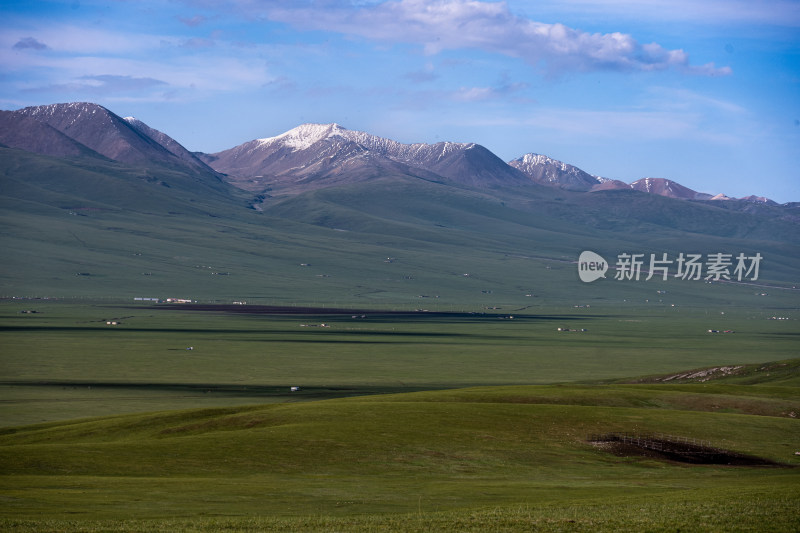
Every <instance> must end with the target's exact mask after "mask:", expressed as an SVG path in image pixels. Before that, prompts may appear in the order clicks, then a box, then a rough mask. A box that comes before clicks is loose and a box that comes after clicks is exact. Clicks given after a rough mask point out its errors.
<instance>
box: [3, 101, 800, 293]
mask: <svg viewBox="0 0 800 533" xmlns="http://www.w3.org/2000/svg"><path fill="white" fill-rule="evenodd" d="M0 220H2V221H3V228H4V232H3V236H2V246H3V250H4V262H3V269H2V271H0V296H3V295H18V294H28V295H30V294H46V295H75V294H78V295H95V296H98V295H99V296H103V297H106V296H108V295H114V296H125V297H141V296H147V297H150V296H156V297H159V296H163V297H167V296H179V297H187V296H188V297H195V298H198V297H204V298H207V299H222V300H223V301H231V300H239V299H243V298H246V299H248V300H253V299H256V301H262V302H272V303H280V304H289V303H296V302H304V303H306V304H309V305H314V304H316V303H319V302H340V303H341V302H347V304H348V305H358V306H365V308H369V307H373V306H376V305H377V306H385V305H401V306H405V307H406V308H408V307H412V308H413V306H415V305H416V303H417V302H418V299H419V298H424V297H428V296H430V297H433V295H435V296H437V298H436V301H437V303H438V304H439V305H445V304H448V305H454V306H455V305H462V304H463V305H467V306H473V305H491V306H500V304H502V303H503V302H512V303H513V305H515V306H518V307H524V306H526V305H529V304H530V303H531V300H530V298H531V297H536V298H541V299H540V300H538V301H539V302H543V301H546V300H550V301H552V302H558V303H559V304H564V303H566V302H569V303H572V302H574V301H575V300H576V299H578V300H580V299H583V298H585V297H586V294H587V292H586V287H584V286H583V284H582V283H581V282H580V281H579V280H577V276H576V274H575V270H574V266H572V265H571V263H572V262H574V261H575V258H576V257H577V256H578V254H580V252H581V251H582V250H587V249H591V250H593V251H594V252H596V253H598V254H600V255H602V256H603V257H606V258H608V257H611V258H613V257H614V256H615V254H617V253H619V252H620V251H626V250H627V251H629V252H639V253H669V254H672V255H677V254H678V253H682V252H692V253H696V252H698V251H700V252H703V253H712V252H722V251H726V252H727V253H731V254H737V253H740V252H744V253H747V254H751V255H752V254H755V253H760V254H761V255H762V256H764V257H765V258H768V259H765V264H764V268H763V269H762V273H761V276H762V278H763V279H765V280H770V282H773V283H778V284H781V285H787V286H789V287H792V286H794V285H795V284H796V283H797V280H798V278H800V275H798V272H797V268H796V265H797V264H798V261H797V260H798V258H800V231H798V225H800V203H788V204H782V205H775V204H774V202H768V201H766V200H765V199H748V201H744V200H736V201H733V200H729V201H713V200H711V199H710V198H708V195H698V194H697V193H695V192H694V191H691V190H690V189H687V188H685V187H681V186H680V185H678V184H676V183H673V182H668V181H667V180H654V179H650V178H646V179H644V180H639V181H637V182H634V184H631V185H627V184H622V183H621V182H615V181H613V180H607V179H602V178H597V177H595V176H592V175H590V174H588V173H586V172H584V171H582V170H580V169H578V168H576V167H574V166H571V165H568V164H566V163H562V162H559V161H555V160H553V159H550V158H547V157H546V156H541V155H535V154H528V155H525V156H522V157H520V158H518V159H516V160H514V161H511V162H508V163H507V162H505V161H503V160H501V159H500V158H498V157H497V156H496V155H495V154H493V153H492V152H491V151H489V150H487V149H486V148H484V147H482V146H480V145H478V144H474V143H452V142H441V143H435V144H423V143H418V144H403V143H398V142H395V141H392V140H389V139H384V138H381V137H378V136H374V135H370V134H368V133H364V132H358V131H352V130H348V129H346V128H343V127H341V126H339V125H336V124H324V125H321V124H306V125H302V126H298V127H297V128H294V129H292V130H289V131H288V132H285V133H283V134H281V135H277V136H275V137H269V138H263V139H256V140H253V141H250V142H247V143H244V144H242V145H240V146H237V147H234V148H231V149H229V150H224V151H222V152H218V153H214V154H204V153H194V152H190V151H189V150H187V149H186V148H185V147H184V146H182V145H181V144H180V143H179V142H177V141H176V140H174V139H172V138H171V137H169V136H168V135H166V134H165V133H162V132H160V131H157V130H155V129H153V128H151V127H149V126H148V125H147V124H144V123H143V122H141V121H139V120H136V119H134V118H132V117H127V118H123V117H120V116H118V115H116V114H114V113H113V112H111V111H109V110H108V109H105V108H104V107H102V106H99V105H96V104H90V103H72V104H55V105H47V106H37V107H29V108H25V109H21V110H18V111H0ZM576 281H577V283H576ZM673 285H675V284H673ZM748 290H749V289H748ZM670 291H671V294H679V293H680V292H681V291H683V292H685V293H686V295H687V298H689V299H691V298H695V299H696V294H697V288H696V287H695V286H694V285H693V284H691V283H684V284H678V285H675V286H674V287H672V288H671V289H670ZM650 292H652V285H648V284H645V283H642V284H628V285H624V284H615V283H607V282H606V283H604V282H597V283H596V284H592V289H591V294H593V296H592V298H595V299H606V300H607V301H619V298H620V295H621V294H625V297H626V298H641V300H642V301H644V300H646V299H647V298H649V293H650ZM750 294H751V295H752V293H750ZM707 296H708V297H712V296H709V295H707ZM727 297H728V296H726V298H727Z"/></svg>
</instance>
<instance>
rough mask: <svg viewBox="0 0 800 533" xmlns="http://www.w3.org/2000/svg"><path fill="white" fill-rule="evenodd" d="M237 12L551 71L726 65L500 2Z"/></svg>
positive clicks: (713, 71) (410, 0)
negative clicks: (475, 52) (536, 17)
mask: <svg viewBox="0 0 800 533" xmlns="http://www.w3.org/2000/svg"><path fill="white" fill-rule="evenodd" d="M238 5H239V8H240V9H243V10H245V11H246V12H248V13H249V14H250V15H251V16H261V17H266V18H269V19H271V20H274V21H279V22H284V23H287V24H290V25H292V26H294V27H296V28H299V29H303V30H324V31H333V32H337V33H341V34H345V35H350V36H358V37H362V38H366V39H369V40H372V41H377V42H385V43H407V44H417V45H420V46H422V47H423V49H424V51H425V53H427V54H431V55H433V54H437V53H440V52H442V51H444V50H459V49H480V50H484V51H487V52H491V53H497V54H502V55H506V56H511V57H518V58H520V59H522V60H524V61H525V62H527V63H528V64H530V65H532V66H535V67H544V68H545V69H546V70H547V71H549V72H550V73H560V72H568V71H628V72H630V71H658V70H666V69H670V68H675V69H679V70H681V71H684V72H687V73H692V74H700V75H710V76H719V75H727V74H730V73H731V70H730V68H729V67H721V68H718V67H716V66H715V65H714V64H713V63H709V64H706V65H702V66H692V65H691V64H690V62H689V56H688V54H687V53H686V52H684V51H683V50H668V49H665V48H663V47H662V46H661V45H659V44H657V43H639V42H638V41H637V40H636V39H634V38H633V37H632V36H631V35H628V34H624V33H619V32H614V33H587V32H583V31H581V30H577V29H574V28H570V27H568V26H565V25H564V24H558V23H556V24H546V23H542V22H536V21H533V20H530V19H528V18H524V17H521V16H518V15H515V14H513V13H512V12H511V11H510V10H509V9H508V6H507V5H506V3H505V2H486V1H479V0H392V1H387V2H382V3H379V4H374V5H363V6H346V7H342V6H341V4H338V3H334V4H333V5H329V4H325V5H324V6H320V5H318V4H314V5H311V6H308V5H306V6H303V7H296V5H295V4H287V3H284V2H278V3H270V4H267V5H266V6H264V7H255V4H253V3H252V2H249V1H247V0H243V1H242V2H239V3H238Z"/></svg>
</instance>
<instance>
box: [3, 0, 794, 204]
mask: <svg viewBox="0 0 800 533" xmlns="http://www.w3.org/2000/svg"><path fill="white" fill-rule="evenodd" d="M72 101H90V102H96V103H99V104H101V105H104V106H106V107H108V108H109V109H110V110H112V111H114V112H115V113H117V114H119V115H121V116H129V115H133V116H135V117H137V118H139V119H140V120H143V121H144V122H146V123H147V124H149V125H150V126H152V127H154V128H156V129H159V130H161V131H163V132H165V133H167V134H168V135H170V136H172V137H173V138H175V139H176V140H177V141H179V142H180V143H181V144H183V145H184V146H186V147H187V148H188V149H190V150H196V151H204V152H216V151H220V150H224V149H227V148H231V147H233V146H235V145H238V144H240V143H242V142H246V141H248V140H251V139H255V138H261V137H269V136H273V135H277V134H279V133H282V132H284V131H286V130H288V129H290V128H292V127H294V126H297V125H299V124H302V123H305V122H321V123H328V122H337V123H339V124H341V125H342V126H344V127H347V128H350V129H355V130H363V131H367V132H370V133H373V134H376V135H381V136H384V137H389V138H392V139H395V140H397V141H401V142H407V143H411V142H437V141H442V140H448V141H461V142H477V143H480V144H482V145H484V146H486V147H487V148H489V149H490V150H492V151H493V152H494V153H495V154H497V155H498V156H499V157H501V158H502V159H504V160H506V161H508V160H511V159H513V158H516V157H519V156H521V155H523V154H525V153H529V152H535V153H540V154H546V155H548V156H550V157H553V158H556V159H560V160H562V161H565V162H567V163H571V164H573V165H576V166H578V167H580V168H582V169H583V170H585V171H587V172H589V173H592V174H596V175H600V176H604V177H609V178H616V179H621V180H623V181H626V182H631V181H633V180H636V179H639V178H642V177H657V178H669V179H673V180H675V181H677V182H679V183H681V184H683V185H685V186H688V187H691V188H693V189H695V190H698V191H702V192H709V193H715V194H716V193H720V192H721V193H725V194H728V195H729V196H737V197H740V196H745V195H749V194H758V195H764V196H767V197H770V198H772V199H774V200H776V201H779V202H787V201H800V171H798V169H799V168H800V1H799V0H649V1H648V0H643V1H639V0H607V1H599V0H557V1H556V0H540V1H534V0H508V1H507V2H494V1H483V0H392V1H377V0H360V1H359V0H353V1H325V0H322V1H302V0H295V1H288V0H273V1H269V0H263V1H259V0H171V1H162V2H156V1H152V0H135V1H134V0H120V1H113V0H103V1H100V0H97V1H95V0H67V1H65V2H56V1H53V2H51V1H35V0H34V1H31V0H26V1H19V2H17V1H4V2H3V3H2V4H0V108H2V109H18V108H20V107H25V106H29V105H40V104H49V103H57V102H72Z"/></svg>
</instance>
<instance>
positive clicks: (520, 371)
mask: <svg viewBox="0 0 800 533" xmlns="http://www.w3.org/2000/svg"><path fill="white" fill-rule="evenodd" d="M701 287H703V288H706V289H710V290H714V289H715V288H716V289H717V290H724V291H727V292H728V293H729V295H728V296H726V298H729V299H730V301H733V302H734V305H727V306H724V307H721V308H718V307H715V306H713V305H708V306H702V305H699V302H700V299H697V300H695V301H686V302H685V304H686V305H681V306H678V307H672V305H671V304H670V303H666V302H660V303H656V302H653V303H652V305H648V304H645V303H643V302H639V303H636V304H633V303H631V304H630V306H629V307H625V306H624V305H622V303H620V304H618V305H615V306H614V307H613V308H612V307H610V306H609V307H608V308H606V307H604V306H603V305H601V304H595V305H592V306H591V307H588V308H586V307H577V308H576V307H571V306H570V307H568V306H563V307H560V308H552V309H551V313H546V312H545V310H546V309H545V308H544V307H543V308H541V309H536V308H534V307H531V308H528V309H524V310H523V311H521V312H515V314H514V315H513V317H514V318H513V319H511V318H510V316H512V315H510V313H507V312H505V311H506V310H493V311H492V312H472V313H462V312H453V311H448V312H441V313H433V312H428V313H425V312H404V313H394V314H393V313H388V312H384V313H380V312H365V313H364V318H361V315H360V314H358V315H357V318H353V316H352V315H350V314H344V315H342V314H332V313H328V314H326V313H324V312H321V313H317V314H277V315H274V314H260V313H257V312H255V309H256V308H255V307H253V308H252V309H253V311H252V312H245V311H246V310H247V308H248V306H241V307H240V308H238V309H239V310H240V312H226V311H225V310H230V309H231V307H230V306H228V307H224V308H220V309H218V310H216V311H208V310H204V311H200V310H193V309H192V306H191V305H188V306H163V305H162V306H159V305H144V304H134V303H133V302H123V301H80V300H33V301H32V300H23V301H5V302H3V304H2V316H1V319H2V327H3V330H2V336H3V350H2V352H1V353H0V355H1V356H2V366H3V371H4V372H3V375H4V382H3V385H2V389H1V390H2V393H3V395H2V398H3V402H2V404H1V405H0V407H1V408H2V411H0V412H1V413H2V419H3V421H4V424H3V425H4V426H5V427H4V428H3V429H2V430H0V469H1V470H0V471H1V472H2V477H0V486H2V498H3V511H2V513H0V516H2V518H0V524H2V527H3V528H4V529H7V530H12V531H38V530H53V531H58V530H63V531H105V530H119V531H126V530H127V531H142V530H187V531H191V530H196V531H263V530H278V529H283V530H286V529H289V530H330V531H365V530H366V531H370V530H391V531H429V530H445V531H447V530H450V531H486V530H497V531H518V530H527V529H537V530H543V531H565V530H566V531H581V530H587V529H592V530H605V531H612V530H626V531H641V530H652V531H664V530H675V529H681V530H688V531H692V530H695V531H708V530H719V531H723V530H724V531H764V530H770V531H793V530H796V529H797V527H798V526H799V525H800V519H798V516H800V514H798V512H797V511H798V509H800V490H799V489H798V487H800V477H798V473H797V472H798V471H797V470H796V468H794V467H796V466H800V457H798V456H795V455H794V452H795V451H800V449H798V446H797V443H798V442H800V422H798V420H797V418H796V417H797V416H798V414H800V395H798V394H797V386H798V382H799V381H800V374H799V373H798V368H800V361H799V360H797V359H796V358H795V357H796V353H797V352H796V348H797V340H796V339H797V335H798V333H799V332H798V329H797V322H796V320H782V321H781V320H771V317H772V316H774V315H775V314H776V313H779V314H783V315H790V314H792V313H793V312H795V309H789V307H790V306H791V298H788V299H786V300H783V301H781V300H780V299H778V300H776V299H774V298H773V299H772V300H765V298H766V297H762V296H760V295H756V294H754V293H752V291H750V295H749V296H748V295H746V294H738V293H737V291H741V290H742V289H741V288H738V287H732V286H724V285H705V284H703V285H701ZM748 298H751V299H752V301H753V302H761V303H762V304H763V302H765V301H771V302H777V303H778V305H777V306H776V307H775V308H770V307H762V308H752V307H748V305H746V304H747V303H748V302H749V300H748ZM738 301H741V302H743V303H742V305H740V306H737V305H735V302H738ZM690 304H692V305H690ZM722 308H724V309H725V311H724V314H723V311H721V310H720V309H722ZM195 309H200V308H199V307H196V308H195ZM612 309H613V312H612ZM26 310H27V311H30V310H36V311H37V312H36V313H22V312H21V311H26ZM532 311H538V312H532ZM111 320H113V321H118V322H119V324H118V325H117V326H110V325H107V324H106V322H107V321H111ZM323 323H324V324H326V326H327V327H320V325H321V324H323ZM304 325H305V326H304ZM559 327H560V328H562V329H565V330H573V331H558V328H559ZM584 329H585V330H586V331H581V330H584ZM708 329H720V330H731V331H735V333H728V334H724V333H720V334H712V333H708V331H707V330H708ZM190 346H191V347H192V348H193V349H192V350H187V349H186V348H187V347H190ZM718 365H734V366H742V367H743V368H742V369H740V372H739V374H737V375H727V376H721V377H719V378H718V379H711V380H709V381H699V380H694V382H688V383H686V382H684V383H674V384H672V383H661V382H657V381H654V378H644V379H643V380H639V381H640V382H639V383H620V382H619V381H620V380H622V378H625V377H626V376H627V377H628V378H632V377H634V376H641V375H649V374H662V375H664V376H670V375H672V374H673V373H678V372H681V371H685V370H689V369H692V368H698V367H712V366H718ZM598 380H605V381H606V383H605V384H603V383H600V382H599V381H598ZM612 381H613V383H612ZM628 381H630V379H629V380H628ZM290 386H301V387H302V389H301V390H300V391H298V392H294V393H290V392H289V390H288V389H289V387H290ZM121 413H128V414H121ZM35 422H39V423H37V424H33V423H35ZM26 424H33V425H26ZM605 432H630V433H642V434H646V433H666V434H672V435H678V436H684V437H690V438H696V439H702V440H706V441H710V442H711V443H713V444H714V446H717V447H721V448H725V449H729V450H733V451H736V452H739V453H745V454H749V455H754V456H758V457H762V458H765V459H769V460H771V461H774V462H776V463H779V464H782V465H786V466H785V467H755V466H753V467H732V466H725V465H716V466H714V465H687V464H679V463H674V462H669V461H663V460H659V459H656V458H652V457H651V458H648V457H635V456H617V455H614V454H612V453H609V452H608V451H606V450H604V449H602V448H598V447H597V446H594V445H592V444H591V443H589V442H587V439H588V437H589V436H590V435H592V434H596V433H605Z"/></svg>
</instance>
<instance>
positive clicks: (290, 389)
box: [289, 387, 300, 392]
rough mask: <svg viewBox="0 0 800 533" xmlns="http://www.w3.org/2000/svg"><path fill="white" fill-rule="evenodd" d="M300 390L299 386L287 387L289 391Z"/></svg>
mask: <svg viewBox="0 0 800 533" xmlns="http://www.w3.org/2000/svg"><path fill="white" fill-rule="evenodd" d="M299 390H300V387H289V392H297V391H299Z"/></svg>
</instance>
